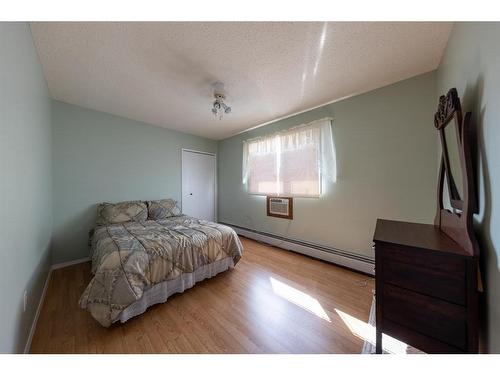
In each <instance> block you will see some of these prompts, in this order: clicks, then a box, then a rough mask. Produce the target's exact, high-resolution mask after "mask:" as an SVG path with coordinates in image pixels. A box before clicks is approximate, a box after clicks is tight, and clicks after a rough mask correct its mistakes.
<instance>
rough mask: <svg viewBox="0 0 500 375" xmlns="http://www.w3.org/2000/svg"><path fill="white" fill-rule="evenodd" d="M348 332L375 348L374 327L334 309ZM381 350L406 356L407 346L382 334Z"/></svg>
mask: <svg viewBox="0 0 500 375" xmlns="http://www.w3.org/2000/svg"><path fill="white" fill-rule="evenodd" d="M335 311H336V312H337V314H338V315H339V316H340V318H341V319H342V320H343V321H344V323H345V325H346V326H347V328H349V330H350V331H351V332H352V333H353V334H354V335H355V336H357V337H359V338H360V339H362V340H365V341H368V342H369V343H370V344H372V345H373V346H375V337H376V336H375V327H374V326H372V325H370V324H368V323H365V322H363V321H362V320H359V319H357V318H355V317H353V316H351V315H349V314H347V313H345V312H343V311H340V310H338V309H335ZM382 349H383V350H384V351H385V352H387V353H391V354H406V353H407V350H408V345H407V344H405V343H404V342H402V341H399V340H396V339H395V338H393V337H391V336H388V335H386V334H382Z"/></svg>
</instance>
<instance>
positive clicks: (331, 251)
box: [220, 222, 375, 275]
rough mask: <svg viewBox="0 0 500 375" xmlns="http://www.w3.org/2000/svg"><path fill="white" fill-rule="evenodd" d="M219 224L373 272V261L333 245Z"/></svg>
mask: <svg viewBox="0 0 500 375" xmlns="http://www.w3.org/2000/svg"><path fill="white" fill-rule="evenodd" d="M220 224H223V225H227V226H228V227H231V228H233V229H234V230H235V232H236V233H238V234H240V235H242V236H243V237H247V238H251V239H253V240H256V241H260V242H265V243H267V244H269V245H273V246H276V247H279V248H281V249H285V250H290V251H294V252H297V253H300V254H304V255H308V256H310V257H313V258H317V259H321V260H325V261H327V262H330V263H334V264H337V265H339V266H343V267H347V268H351V269H353V270H356V271H359V272H363V273H366V274H369V275H373V274H374V273H375V271H374V265H375V261H374V260H373V259H371V258H368V257H365V256H362V255H358V254H354V253H351V252H348V251H344V250H340V249H336V248H333V247H327V246H323V245H318V244H314V243H311V242H306V241H299V240H295V239H291V238H286V237H282V236H278V235H276V234H272V233H266V232H261V231H258V230H254V229H249V228H244V227H240V226H238V225H234V224H229V223H224V222H220Z"/></svg>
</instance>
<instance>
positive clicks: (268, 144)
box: [243, 118, 336, 197]
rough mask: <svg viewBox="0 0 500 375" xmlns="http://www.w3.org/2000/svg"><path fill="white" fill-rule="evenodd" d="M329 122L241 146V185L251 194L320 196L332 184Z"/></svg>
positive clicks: (331, 146) (334, 172)
mask: <svg viewBox="0 0 500 375" xmlns="http://www.w3.org/2000/svg"><path fill="white" fill-rule="evenodd" d="M331 126H332V119H331V118H325V119H321V120H317V121H314V122H312V123H309V124H305V125H300V126H297V127H294V128H291V129H287V130H285V131H282V132H277V133H273V134H269V135H267V136H264V137H259V138H254V139H250V140H248V141H245V142H244V143H243V183H244V184H246V186H247V190H248V192H249V193H251V194H262V195H281V196H301V197H319V196H320V195H321V191H322V185H323V184H324V183H326V182H328V181H334V180H335V177H336V171H335V155H334V148H333V138H332V127H331Z"/></svg>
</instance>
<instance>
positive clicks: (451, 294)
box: [377, 245, 467, 305]
mask: <svg viewBox="0 0 500 375" xmlns="http://www.w3.org/2000/svg"><path fill="white" fill-rule="evenodd" d="M377 251H382V259H383V268H382V281H383V282H385V283H390V284H393V285H396V286H400V287H402V288H405V289H410V290H413V291H415V292H418V293H422V294H426V295H429V296H432V297H436V298H440V299H443V300H446V301H449V302H453V303H457V304H460V305H465V304H466V290H467V289H466V276H467V275H466V269H467V268H466V261H465V260H464V259H461V258H458V257H443V256H439V255H432V253H431V252H426V255H425V256H422V251H418V252H416V251H415V250H414V249H412V248H404V249H400V248H396V247H391V246H388V245H382V246H381V247H378V246H377Z"/></svg>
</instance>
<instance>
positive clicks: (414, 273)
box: [373, 219, 478, 353]
mask: <svg viewBox="0 0 500 375" xmlns="http://www.w3.org/2000/svg"><path fill="white" fill-rule="evenodd" d="M373 241H374V243H375V245H374V249H375V282H376V284H375V285H376V286H375V293H376V308H377V311H376V315H377V321H376V326H377V346H376V350H377V353H381V352H382V332H383V333H385V334H388V335H389V336H392V337H394V338H397V339H399V340H401V341H404V342H406V343H407V344H409V345H411V346H413V347H415V348H417V349H420V350H422V351H424V352H427V353H477V352H478V281H477V280H478V276H477V270H478V266H477V257H475V256H472V255H470V254H469V253H468V252H467V251H465V250H464V249H463V248H462V247H461V246H460V245H459V244H458V243H456V242H455V241H454V240H453V239H451V238H450V237H449V236H447V235H446V234H445V233H444V232H443V231H441V230H440V229H439V227H437V226H435V225H426V224H416V223H405V222H400V221H391V220H381V219H378V220H377V225H376V229H375V235H374V238H373Z"/></svg>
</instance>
